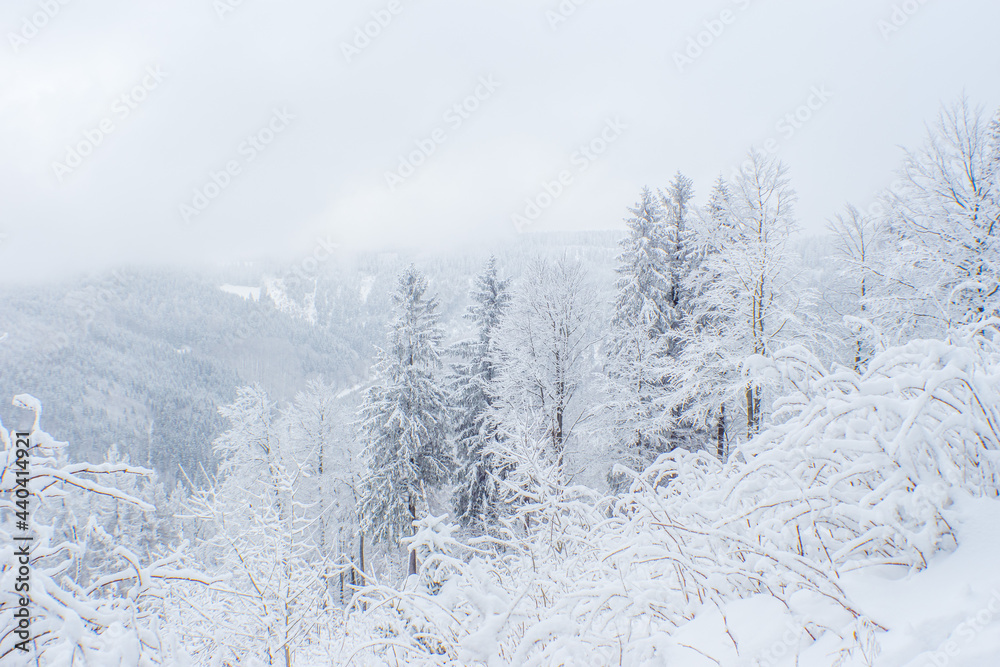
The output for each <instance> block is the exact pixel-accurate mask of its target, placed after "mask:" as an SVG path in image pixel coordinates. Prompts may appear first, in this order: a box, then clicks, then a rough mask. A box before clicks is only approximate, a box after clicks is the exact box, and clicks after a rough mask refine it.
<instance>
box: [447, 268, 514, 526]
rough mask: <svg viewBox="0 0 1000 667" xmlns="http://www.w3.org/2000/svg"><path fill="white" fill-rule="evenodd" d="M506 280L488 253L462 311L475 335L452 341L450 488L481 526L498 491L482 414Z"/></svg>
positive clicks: (466, 517)
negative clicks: (453, 466) (453, 458)
mask: <svg viewBox="0 0 1000 667" xmlns="http://www.w3.org/2000/svg"><path fill="white" fill-rule="evenodd" d="M508 285H509V281H508V280H504V279H501V278H500V277H499V276H498V272H497V262H496V258H495V257H490V260H489V262H488V263H487V265H486V268H485V269H484V270H483V272H482V273H481V274H480V275H479V276H478V277H477V278H476V281H475V284H474V285H473V288H472V293H471V297H472V305H470V306H469V308H468V310H467V311H466V314H465V317H466V319H468V320H470V321H471V322H472V324H473V327H474V328H475V331H474V337H473V338H471V339H469V340H466V341H462V342H460V343H458V344H457V345H456V346H455V353H456V354H457V355H458V357H459V359H460V361H459V362H458V363H457V364H454V365H453V374H454V379H453V382H452V386H451V397H452V398H451V400H452V405H453V406H454V415H455V417H454V423H455V430H456V441H457V444H458V463H459V465H460V466H461V467H460V468H459V473H458V476H457V485H456V489H455V512H456V515H457V516H458V519H459V520H460V521H461V522H462V523H463V524H465V525H467V526H473V527H476V528H483V527H485V526H488V525H489V524H491V523H492V522H493V521H494V520H495V518H496V512H497V507H496V505H497V503H498V502H499V500H500V499H499V497H498V494H497V489H496V482H495V479H496V477H497V475H499V474H500V471H499V470H497V469H496V467H495V466H494V462H493V457H492V455H491V454H490V452H489V450H488V448H487V447H486V445H487V443H488V442H489V441H490V440H492V439H493V438H494V437H495V435H494V433H493V431H492V429H491V427H490V423H489V421H488V420H487V414H488V412H489V409H490V406H491V405H492V404H493V397H492V396H491V395H490V385H491V384H492V382H493V380H494V378H495V377H496V368H495V366H494V358H493V356H492V355H491V348H492V346H493V338H494V335H495V334H496V331H497V328H498V327H499V325H500V320H501V318H502V317H503V314H504V312H505V311H506V309H507V306H508V304H509V303H510V291H509V288H508Z"/></svg>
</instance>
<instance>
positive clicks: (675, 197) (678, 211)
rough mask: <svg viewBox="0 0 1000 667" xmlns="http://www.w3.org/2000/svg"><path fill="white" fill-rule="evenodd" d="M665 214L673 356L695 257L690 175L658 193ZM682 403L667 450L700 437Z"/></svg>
mask: <svg viewBox="0 0 1000 667" xmlns="http://www.w3.org/2000/svg"><path fill="white" fill-rule="evenodd" d="M659 194H660V200H661V201H662V202H663V206H664V209H665V210H666V212H667V216H666V227H665V229H666V243H665V247H666V250H667V256H668V262H669V267H670V271H669V274H670V300H669V304H670V308H669V311H668V313H669V316H670V322H669V327H668V329H667V331H666V332H665V335H666V336H667V351H666V353H667V355H668V356H669V357H672V358H677V357H680V356H681V355H682V354H683V350H684V343H683V340H682V336H681V333H680V332H681V330H682V329H683V327H684V324H685V320H686V319H687V317H688V314H689V313H690V310H691V299H690V295H689V294H688V291H687V290H688V286H689V283H690V276H691V273H692V271H694V269H695V266H696V264H697V260H698V253H697V251H696V240H695V238H694V233H693V231H694V230H693V229H691V228H690V226H689V225H688V216H689V210H690V206H691V200H692V199H693V198H694V183H693V182H692V181H691V179H690V178H688V177H687V176H685V175H684V174H682V173H681V172H679V171H678V172H677V173H676V174H675V175H674V180H673V181H672V182H671V184H670V186H669V187H668V188H667V191H666V192H662V191H661V192H660V193H659ZM662 383H663V384H664V385H669V384H670V383H671V379H670V378H669V377H664V378H663V381H662ZM682 412H683V407H682V406H674V407H673V411H672V414H671V415H670V417H671V423H672V426H671V428H670V432H669V435H668V437H669V441H670V442H669V445H668V449H674V448H675V447H688V448H690V447H696V446H697V442H698V440H699V439H700V437H699V431H700V430H702V428H700V427H701V425H700V424H692V423H689V422H687V421H686V420H684V419H681V413H682Z"/></svg>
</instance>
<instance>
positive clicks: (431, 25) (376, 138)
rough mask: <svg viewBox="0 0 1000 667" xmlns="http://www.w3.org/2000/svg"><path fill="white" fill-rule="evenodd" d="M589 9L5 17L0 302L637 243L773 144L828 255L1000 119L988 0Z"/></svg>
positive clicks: (80, 1)
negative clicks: (122, 269)
mask: <svg viewBox="0 0 1000 667" xmlns="http://www.w3.org/2000/svg"><path fill="white" fill-rule="evenodd" d="M576 2H578V3H580V4H579V5H576V4H575V3H574V2H573V0H564V2H563V3H562V5H560V2H559V0H547V1H546V0H497V1H495V2H483V1H471V0H394V1H393V2H390V1H389V0H374V1H371V2H353V3H348V2H330V1H329V0H325V1H321V0H282V1H281V2H278V1H276V0H272V1H266V0H242V1H240V0H146V1H144V2H134V1H125V0H118V1H112V0H69V1H67V2H65V4H62V3H60V2H59V1H58V0H44V1H43V0H5V1H4V2H3V3H2V8H0V27H2V32H3V34H4V39H3V42H2V44H0V234H3V236H2V240H0V273H2V275H0V278H3V279H4V280H8V281H9V280H14V279H18V278H24V277H25V276H26V275H31V276H32V277H33V278H35V279H49V278H57V277H62V276H64V275H65V274H66V273H67V272H76V271H90V270H99V269H102V268H107V267H111V266H114V265H117V264H122V263H129V264H133V265H134V264H149V265H164V264H168V265H197V264H202V265H210V266H212V265H218V264H221V263H225V262H230V261H238V260H247V259H259V258H265V257H267V258H280V259H287V260H294V259H295V258H297V257H301V256H303V255H305V254H307V253H310V252H311V251H312V249H313V247H314V246H315V244H316V239H317V238H320V237H322V238H329V239H333V240H337V241H340V242H342V243H346V244H349V245H354V246H358V247H362V248H382V247H386V248H388V247H401V246H419V247H422V248H438V247H440V248H453V247H455V246H461V245H463V244H470V243H490V242H495V241H496V239H497V238H499V237H504V236H509V235H513V234H515V233H517V230H516V229H515V225H514V224H513V222H512V215H514V214H521V215H526V213H530V214H532V215H533V219H530V220H529V218H528V217H527V216H526V217H525V219H526V220H528V221H529V223H530V224H527V225H522V227H523V231H526V232H527V231H532V230H538V231H547V230H559V229H581V228H587V229H590V228H612V227H620V226H621V225H622V218H623V214H624V213H625V208H626V206H628V205H629V204H630V203H632V202H633V201H634V200H635V199H636V197H637V194H638V192H639V189H640V188H641V187H642V186H643V185H647V184H648V185H651V186H658V185H664V184H666V183H667V182H668V181H669V179H670V177H671V176H672V174H673V173H674V172H675V171H676V170H678V169H680V170H682V171H684V172H685V173H687V174H688V175H690V176H691V177H693V178H694V179H695V187H696V194H697V196H698V199H699V201H703V200H704V197H705V195H706V194H707V191H708V189H709V188H710V186H711V183H712V181H713V180H714V179H715V177H716V176H717V175H718V174H720V173H723V174H729V173H730V172H731V171H732V170H733V168H734V167H735V166H736V165H737V164H738V163H739V162H740V160H741V158H742V156H743V155H744V154H745V152H746V150H747V149H748V148H749V147H750V146H751V145H758V146H764V145H765V143H766V142H767V141H768V140H769V139H771V140H773V141H772V142H771V143H770V144H769V145H770V147H771V148H772V149H773V150H774V151H775V152H777V154H778V155H779V156H780V158H781V159H782V160H784V161H785V162H787V163H788V165H789V166H790V168H791V176H792V179H793V185H794V186H795V188H796V189H797V190H798V193H799V204H798V217H799V220H800V222H801V225H802V227H803V228H804V229H806V230H820V229H822V227H823V223H824V220H825V219H826V218H827V217H829V216H831V215H832V214H834V213H835V212H836V211H837V210H838V209H839V208H840V207H841V205H842V204H843V203H844V202H845V201H852V202H854V203H856V204H858V205H861V206H864V205H866V204H867V202H868V201H870V199H871V198H872V196H873V195H874V194H875V193H876V192H877V191H879V190H880V189H881V188H884V187H885V186H886V185H887V184H888V183H889V182H890V181H891V180H892V171H893V170H894V169H895V168H896V167H897V166H898V165H899V162H900V156H901V148H900V147H901V146H915V145H917V144H918V143H919V142H920V141H921V140H922V137H923V134H924V124H925V123H926V122H927V121H929V120H931V119H932V118H933V117H934V115H935V114H936V113H937V111H938V109H939V106H940V104H941V103H942V102H951V101H954V100H956V99H957V98H958V97H959V96H960V95H961V94H962V92H963V91H965V93H966V94H967V95H968V96H969V98H970V99H971V100H972V101H973V102H974V103H976V104H981V105H983V106H984V107H986V108H987V110H988V111H990V112H991V111H992V110H994V109H996V108H997V106H998V105H1000V86H998V84H1000V41H998V38H997V26H998V25H1000V2H996V0H947V1H945V0H926V1H925V2H918V1H917V0H908V1H907V2H893V1H889V0H836V2H834V1H833V0H828V1H822V0H821V1H817V0H809V1H808V2H806V1H803V0H718V1H712V2H683V3H682V2H680V1H679V0H666V1H657V2H653V1H651V0H642V1H639V0H614V1H612V0H576ZM560 6H562V8H563V10H562V13H560ZM894 7H895V8H896V9H894ZM570 10H572V11H570ZM907 12H909V13H907ZM373 13H374V14H373ZM564 14H565V16H564ZM376 19H380V20H381V22H382V23H383V24H385V25H384V26H383V25H379V24H377V23H373V22H374V21H376ZM563 19H565V20H563ZM366 27H367V31H368V32H369V33H370V34H372V35H374V36H372V37H369V36H365V37H359V33H360V34H363V32H364V31H365V29H366ZM897 28H898V29H897ZM699 33H700V34H699ZM698 41H700V42H701V45H698V44H697V42H698ZM456 104H459V105H464V106H463V107H460V111H457V110H455V108H454V106H455V105H456ZM808 104H811V105H812V108H811V109H810V108H808V106H806V107H804V108H800V107H802V106H803V105H808ZM796 112H798V115H799V120H796V122H795V124H792V123H790V122H789V121H788V120H787V119H786V114H793V115H794V114H795V113H796ZM802 119H805V120H802ZM800 121H801V122H800ZM779 123H781V124H780V125H779ZM418 145H422V146H423V147H424V152H425V153H426V152H430V148H431V147H433V152H432V153H431V154H430V155H429V156H427V157H425V156H423V155H420V154H415V155H413V156H412V157H411V155H410V154H411V153H412V152H413V151H416V150H418ZM585 146H588V147H589V151H590V152H589V153H584V152H583V151H582V150H581V147H585ZM598 153H599V154H598ZM401 157H402V158H403V159H404V160H406V161H407V162H410V163H411V164H412V163H415V162H420V163H421V164H419V166H416V168H415V169H413V173H412V174H409V170H408V169H407V168H403V169H402V170H400V159H401ZM227 167H228V168H229V172H228V173H227V171H226V170H227ZM387 172H395V174H396V176H394V177H391V178H388V177H387V175H386V174H387ZM561 172H562V174H561V175H562V177H563V183H562V184H559V185H558V186H556V185H553V184H552V183H553V182H558V179H559V177H560V173H561ZM213 174H214V176H213ZM546 182H548V183H549V184H550V185H549V189H550V190H551V191H552V192H554V193H556V194H557V196H555V197H554V198H553V199H552V200H551V202H550V201H549V199H548V197H547V196H545V188H544V186H543V183H546ZM560 188H561V190H562V191H561V192H559V190H560ZM199 193H200V194H199ZM202 197H204V199H202ZM526 199H531V200H535V201H536V202H537V203H540V204H543V205H546V204H547V205H548V206H547V207H543V206H540V207H539V211H532V210H531V209H530V208H528V204H527V202H526ZM543 208H544V210H542V209H543ZM535 213H538V214H537V215H535Z"/></svg>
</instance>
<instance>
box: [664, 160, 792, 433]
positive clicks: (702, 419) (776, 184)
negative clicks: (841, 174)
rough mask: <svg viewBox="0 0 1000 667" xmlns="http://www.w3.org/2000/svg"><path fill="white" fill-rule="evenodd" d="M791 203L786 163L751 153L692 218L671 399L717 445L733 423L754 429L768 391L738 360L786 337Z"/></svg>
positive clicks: (789, 304)
mask: <svg viewBox="0 0 1000 667" xmlns="http://www.w3.org/2000/svg"><path fill="white" fill-rule="evenodd" d="M794 201H795V192H794V191H793V190H792V188H791V186H790V185H789V181H788V177H787V169H786V168H785V166H784V165H782V164H781V163H779V162H777V161H775V160H773V159H771V158H769V157H767V156H766V155H765V154H764V153H762V152H760V151H756V150H752V151H751V152H750V154H749V157H748V160H747V161H746V162H745V166H744V169H743V170H742V171H741V172H740V173H739V175H738V177H737V180H736V181H735V182H734V183H732V184H729V185H725V184H717V185H716V188H715V190H714V191H713V193H712V198H711V200H710V204H709V210H707V211H705V212H704V213H703V215H702V216H700V220H699V222H698V224H699V226H700V230H699V231H700V233H699V237H700V239H701V240H700V244H701V248H700V254H701V257H700V262H699V263H698V268H697V270H696V271H693V272H692V273H691V275H690V277H689V279H688V287H687V289H688V293H689V295H690V296H689V298H690V304H691V313H690V317H689V318H688V319H687V321H686V323H685V326H684V327H683V329H682V330H681V331H680V332H679V337H680V339H681V341H682V345H683V349H684V354H683V355H681V356H678V357H672V358H670V359H669V360H668V364H667V370H668V373H667V374H668V375H669V377H670V379H671V382H670V385H669V387H668V398H667V401H668V404H669V405H670V406H671V409H672V410H674V409H676V408H679V410H680V414H679V416H678V419H679V420H680V421H681V422H687V423H689V424H704V425H705V426H709V425H710V424H711V423H712V422H714V424H715V427H716V438H715V440H716V447H717V450H722V449H723V447H722V444H721V443H722V442H723V441H728V440H729V439H730V438H731V436H732V435H734V434H735V429H734V425H735V423H736V420H737V419H739V421H742V422H743V423H744V424H745V426H746V430H745V434H746V436H747V437H748V438H749V437H752V436H753V435H754V434H756V433H757V432H758V431H759V429H760V424H761V422H762V420H763V416H764V406H765V401H764V396H763V391H764V387H763V385H762V383H761V381H760V379H758V378H755V377H753V376H751V375H748V374H747V373H746V372H744V370H745V369H744V366H745V364H744V362H745V361H746V360H747V359H748V358H749V357H752V356H754V355H761V356H765V357H766V356H768V355H769V354H771V353H772V352H773V351H774V349H775V348H776V347H778V346H780V345H781V344H782V342H783V341H784V340H785V339H786V338H788V337H789V336H790V335H791V333H792V332H791V329H792V320H793V317H794V312H795V310H796V308H797V306H798V300H800V299H801V295H798V294H792V293H791V292H792V291H791V290H788V289H787V282H788V280H789V277H788V275H787V273H788V272H787V270H786V268H787V263H788V254H789V250H788V247H787V244H788V239H789V236H790V234H791V233H792V231H793V229H794V226H795V221H794V218H793V210H792V205H793V202H794ZM723 430H725V435H723V433H722V431H723ZM706 444H707V442H706Z"/></svg>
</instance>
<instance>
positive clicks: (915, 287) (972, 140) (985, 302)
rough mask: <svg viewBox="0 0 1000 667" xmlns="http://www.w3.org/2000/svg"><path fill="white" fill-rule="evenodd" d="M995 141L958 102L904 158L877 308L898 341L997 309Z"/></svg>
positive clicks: (999, 208) (985, 123) (999, 259)
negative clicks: (891, 256) (891, 255)
mask: <svg viewBox="0 0 1000 667" xmlns="http://www.w3.org/2000/svg"><path fill="white" fill-rule="evenodd" d="M994 142H995V139H994V138H993V137H992V136H991V130H990V123H989V120H988V119H987V118H986V116H985V115H984V113H983V112H982V110H980V109H973V108H972V107H971V106H970V104H969V101H968V100H967V99H965V98H962V99H960V100H959V101H958V102H957V103H955V104H953V105H951V106H948V107H945V108H943V109H942V110H941V112H940V114H939V116H938V119H937V122H936V124H935V125H934V126H933V127H931V128H930V129H929V131H928V137H927V139H926V141H925V143H924V145H923V146H922V147H921V148H920V149H918V150H916V151H910V152H908V153H907V157H906V160H905V162H904V165H903V168H902V170H901V173H900V176H901V179H902V182H903V188H902V190H903V191H902V192H901V193H900V194H899V196H898V197H896V199H895V202H894V204H895V205H894V206H893V210H892V211H891V212H890V214H889V217H888V222H889V225H890V229H891V231H892V233H893V235H894V237H895V241H896V243H897V244H898V246H899V249H900V250H899V253H898V254H897V255H896V258H895V259H896V261H895V262H894V264H893V266H892V267H891V270H890V271H889V276H890V278H891V286H892V287H893V289H892V290H891V291H889V292H887V293H886V294H885V295H884V297H883V299H882V303H881V304H880V305H881V306H882V308H881V310H882V311H883V312H885V313H886V314H887V315H888V317H886V318H885V322H884V326H886V327H887V328H890V329H891V330H892V329H894V330H895V338H896V339H898V340H902V341H905V340H908V339H910V338H912V337H914V336H919V337H936V336H941V335H944V334H945V333H946V332H948V331H951V330H953V329H954V328H955V327H957V326H960V325H962V324H963V323H966V322H978V321H982V320H984V319H986V318H989V317H992V316H994V315H995V314H996V313H997V311H998V308H1000V281H998V278H997V276H998V275H1000V248H998V246H997V243H996V237H997V234H998V233H1000V196H998V194H997V188H998V184H997V180H996V173H995V171H993V170H994V169H995V167H994V165H995V164H996V161H995V154H994V153H995V151H996V144H995V143H994Z"/></svg>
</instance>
